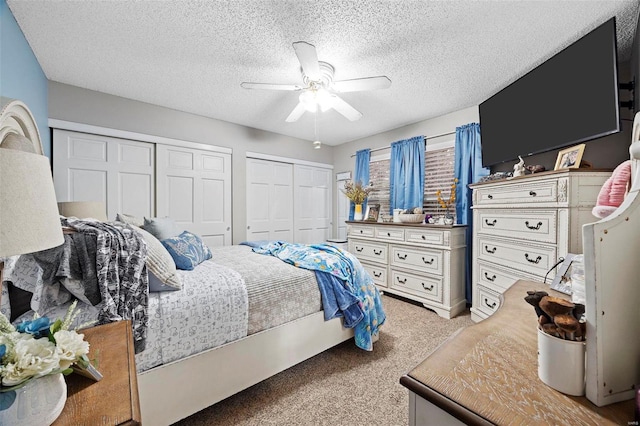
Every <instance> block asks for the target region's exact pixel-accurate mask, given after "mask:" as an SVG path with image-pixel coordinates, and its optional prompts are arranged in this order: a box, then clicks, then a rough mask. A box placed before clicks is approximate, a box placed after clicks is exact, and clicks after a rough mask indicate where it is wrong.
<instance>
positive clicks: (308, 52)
mask: <svg viewBox="0 0 640 426" xmlns="http://www.w3.org/2000/svg"><path fill="white" fill-rule="evenodd" d="M293 49H294V50H295V51H296V55H297V56H298V61H300V66H301V67H302V71H304V73H305V74H306V75H307V77H309V78H310V79H311V80H320V65H319V64H318V53H317V52H316V47H315V46H314V45H313V44H309V43H307V42H305V41H297V42H295V43H293Z"/></svg>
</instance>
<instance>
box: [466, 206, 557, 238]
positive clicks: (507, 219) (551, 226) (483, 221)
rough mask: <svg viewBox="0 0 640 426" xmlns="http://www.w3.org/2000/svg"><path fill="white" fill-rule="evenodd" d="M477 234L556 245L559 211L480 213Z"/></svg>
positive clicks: (490, 210)
mask: <svg viewBox="0 0 640 426" xmlns="http://www.w3.org/2000/svg"><path fill="white" fill-rule="evenodd" d="M478 219H479V220H478V223H477V224H476V225H475V226H476V229H477V232H478V233H480V234H487V235H499V236H503V237H509V238H516V239H524V240H531V241H540V242H543V243H549V244H555V243H556V241H557V227H556V226H557V223H558V211H557V210H541V211H533V212H526V211H522V210H520V211H508V210H507V211H505V210H504V209H501V210H498V209H489V210H479V211H478Z"/></svg>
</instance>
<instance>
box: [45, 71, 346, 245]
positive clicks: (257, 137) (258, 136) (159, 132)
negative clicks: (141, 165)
mask: <svg viewBox="0 0 640 426" xmlns="http://www.w3.org/2000/svg"><path fill="white" fill-rule="evenodd" d="M49 117H50V118H55V119H58V120H65V121H72V122H76V123H83V124H91V125H94V126H101V127H108V128H112V129H118V130H126V131H130V132H137V133H143V134H147V135H152V136H162V137H167V138H173V139H179V140H184V141H190V142H198V143H204V144H209V145H215V146H221V147H228V148H231V149H232V150H233V155H232V191H233V193H232V199H233V207H232V208H233V242H234V244H237V243H239V242H241V241H243V240H244V239H245V236H246V228H247V219H246V205H247V200H246V191H245V187H246V153H247V152H258V153H264V154H269V155H275V156H281V157H287V158H295V159H299V160H306V161H313V162H316V163H325V164H332V163H333V159H334V155H333V147H330V146H325V145H323V147H322V149H319V150H318V149H313V146H312V143H311V142H309V141H304V140H301V139H296V138H292V137H288V136H282V135H278V134H275V133H271V132H265V131H262V130H257V129H252V128H249V127H245V126H240V125H237V124H232V123H229V122H226V121H220V120H215V119H212V118H207V117H203V116H199V115H195V114H189V113H185V112H181V111H176V110H172V109H168V108H163V107H159V106H156V105H151V104H148V103H144V102H138V101H133V100H131V99H125V98H121V97H118V96H112V95H107V94H104V93H100V92H95V91H92V90H87V89H82V88H79V87H75V86H69V85H67V84H62V83H58V82H53V81H50V82H49Z"/></svg>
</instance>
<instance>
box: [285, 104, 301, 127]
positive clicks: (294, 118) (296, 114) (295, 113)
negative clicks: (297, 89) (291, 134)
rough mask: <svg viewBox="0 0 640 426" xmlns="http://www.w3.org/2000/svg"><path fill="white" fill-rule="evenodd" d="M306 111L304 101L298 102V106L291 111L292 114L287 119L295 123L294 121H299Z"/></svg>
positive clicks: (288, 121)
mask: <svg viewBox="0 0 640 426" xmlns="http://www.w3.org/2000/svg"><path fill="white" fill-rule="evenodd" d="M305 111H306V108H305V107H304V105H302V103H298V105H296V107H295V108H294V109H293V111H291V114H289V116H288V117H287V119H286V120H285V121H286V122H287V123H293V122H294V121H298V118H300V117H302V114H304V112H305Z"/></svg>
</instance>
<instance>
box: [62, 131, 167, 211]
mask: <svg viewBox="0 0 640 426" xmlns="http://www.w3.org/2000/svg"><path fill="white" fill-rule="evenodd" d="M53 182H54V186H55V190H56V196H57V199H58V201H103V202H104V203H105V204H106V207H107V212H106V213H107V218H108V219H109V220H115V218H116V214H117V213H127V214H131V215H135V216H139V217H142V216H152V215H153V212H154V191H155V187H154V144H152V143H147V142H139V141H132V140H127V139H120V138H112V137H108V136H100V135H93V134H88V133H81V132H73V131H68V130H59V129H54V130H53Z"/></svg>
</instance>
